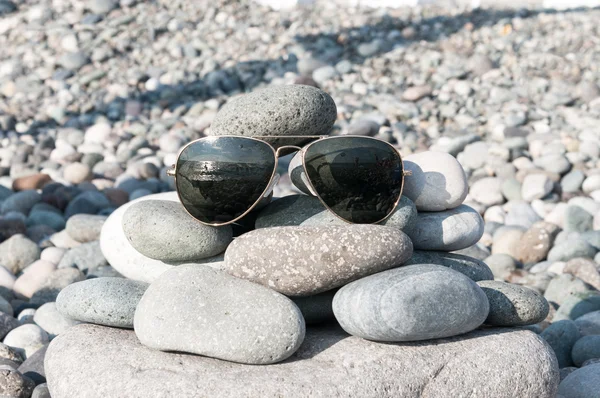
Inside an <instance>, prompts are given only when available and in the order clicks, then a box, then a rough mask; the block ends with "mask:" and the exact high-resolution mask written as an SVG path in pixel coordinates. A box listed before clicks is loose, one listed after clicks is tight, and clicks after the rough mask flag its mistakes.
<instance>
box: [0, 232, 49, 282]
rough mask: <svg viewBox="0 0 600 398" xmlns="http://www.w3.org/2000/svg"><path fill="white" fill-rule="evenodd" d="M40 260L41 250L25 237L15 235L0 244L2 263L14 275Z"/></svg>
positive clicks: (0, 260)
mask: <svg viewBox="0 0 600 398" xmlns="http://www.w3.org/2000/svg"><path fill="white" fill-rule="evenodd" d="M39 258H40V249H39V248H38V246H37V245H36V244H35V243H34V242H32V241H31V240H30V239H28V238H27V237H26V236H24V235H21V234H18V235H13V236H12V237H10V238H9V239H7V240H5V241H4V242H2V243H0V263H1V264H2V266H4V267H5V268H6V269H8V270H9V271H11V272H12V273H13V274H17V273H18V272H20V271H21V270H23V269H24V268H25V267H27V266H28V265H29V264H31V263H33V262H34V261H35V260H37V259H39Z"/></svg>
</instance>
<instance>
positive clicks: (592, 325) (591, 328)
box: [575, 311, 600, 336]
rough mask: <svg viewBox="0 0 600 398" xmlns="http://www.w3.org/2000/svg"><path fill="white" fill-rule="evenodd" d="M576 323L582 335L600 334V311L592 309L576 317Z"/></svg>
mask: <svg viewBox="0 0 600 398" xmlns="http://www.w3.org/2000/svg"><path fill="white" fill-rule="evenodd" d="M575 325H577V328H578V329H579V333H581V335H582V336H588V335H592V334H599V335H600V311H592V312H588V313H587V314H585V315H582V316H580V317H579V318H577V319H575Z"/></svg>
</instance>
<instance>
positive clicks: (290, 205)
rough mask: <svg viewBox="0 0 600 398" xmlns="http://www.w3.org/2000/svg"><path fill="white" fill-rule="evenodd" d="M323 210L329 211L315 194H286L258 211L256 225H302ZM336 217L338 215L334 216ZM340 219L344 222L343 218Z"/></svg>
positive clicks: (257, 226)
mask: <svg viewBox="0 0 600 398" xmlns="http://www.w3.org/2000/svg"><path fill="white" fill-rule="evenodd" d="M323 211H326V212H329V211H328V210H326V209H325V206H323V204H322V203H321V201H320V200H319V199H317V198H316V197H314V196H307V195H289V196H284V197H283V198H279V199H276V200H274V201H272V202H271V203H269V204H268V205H267V206H265V208H264V209H262V210H261V211H260V212H259V213H258V216H257V217H256V222H255V226H256V228H268V227H283V226H289V225H300V224H301V223H302V222H303V221H305V220H307V219H310V218H311V217H312V216H314V215H315V214H318V213H321V212H323ZM334 218H337V217H335V216H334ZM338 220H339V219H338ZM339 221H340V222H342V223H344V221H342V220H339ZM344 224H347V223H344Z"/></svg>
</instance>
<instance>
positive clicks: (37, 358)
mask: <svg viewBox="0 0 600 398" xmlns="http://www.w3.org/2000/svg"><path fill="white" fill-rule="evenodd" d="M48 345H49V344H46V345H44V346H43V347H42V348H40V349H39V350H37V351H36V352H35V353H34V354H33V355H31V356H30V357H29V358H27V359H26V360H25V361H24V362H23V363H22V364H21V366H19V369H18V371H19V372H21V373H22V374H23V376H26V377H29V378H30V379H31V380H33V381H34V382H35V384H40V383H44V382H45V381H46V373H45V371H44V358H45V357H46V351H47V350H48Z"/></svg>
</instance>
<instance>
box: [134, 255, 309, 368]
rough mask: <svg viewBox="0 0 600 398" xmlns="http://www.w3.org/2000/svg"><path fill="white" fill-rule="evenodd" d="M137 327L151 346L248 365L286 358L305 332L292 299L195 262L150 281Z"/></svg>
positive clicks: (139, 334) (135, 319)
mask: <svg viewBox="0 0 600 398" xmlns="http://www.w3.org/2000/svg"><path fill="white" fill-rule="evenodd" d="M134 326H135V333H136V335H137V337H138V338H139V339H140V341H141V342H142V343H143V344H144V345H146V346H148V347H151V348H155V349H158V350H163V351H182V352H189V353H194V354H200V355H204V356H208V357H212V358H220V359H225V360H227V361H233V362H240V363H248V364H269V363H276V362H280V361H283V360H284V359H286V358H288V357H289V356H290V355H292V354H293V353H294V352H295V351H296V350H297V349H298V347H300V344H302V341H303V340H304V333H305V324H304V319H303V318H302V314H301V313H300V310H299V309H298V307H297V306H296V304H294V303H293V302H292V301H291V300H290V299H288V298H287V297H285V296H283V295H281V294H279V293H277V292H274V291H272V290H270V289H267V288H265V287H263V286H260V285H257V284H255V283H251V282H248V281H245V280H241V279H237V278H234V277H232V276H230V275H227V274H226V273H224V272H221V271H217V270H215V269H212V268H210V267H204V266H196V265H181V266H178V267H175V268H173V269H170V270H168V271H167V272H165V273H164V274H163V275H162V276H161V277H160V279H158V280H156V281H155V282H154V283H153V284H151V285H150V287H149V288H148V290H146V293H145V294H144V296H143V297H142V300H141V301H140V303H139V304H138V307H137V310H136V312H135V318H134Z"/></svg>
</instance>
